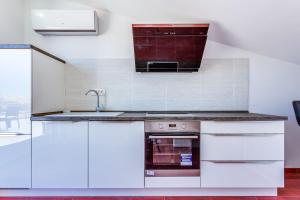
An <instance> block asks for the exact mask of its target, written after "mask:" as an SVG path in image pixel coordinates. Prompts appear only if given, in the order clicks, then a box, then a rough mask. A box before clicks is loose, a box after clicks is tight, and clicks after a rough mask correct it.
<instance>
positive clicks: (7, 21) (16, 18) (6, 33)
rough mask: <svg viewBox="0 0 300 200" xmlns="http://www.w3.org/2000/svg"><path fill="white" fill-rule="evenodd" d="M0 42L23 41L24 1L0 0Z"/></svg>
mask: <svg viewBox="0 0 300 200" xmlns="http://www.w3.org/2000/svg"><path fill="white" fill-rule="evenodd" d="M0 5H1V6H0V27H1V30H0V44H9V43H13V44H14V43H23V42H24V1H23V0H9V1H8V0H0Z"/></svg>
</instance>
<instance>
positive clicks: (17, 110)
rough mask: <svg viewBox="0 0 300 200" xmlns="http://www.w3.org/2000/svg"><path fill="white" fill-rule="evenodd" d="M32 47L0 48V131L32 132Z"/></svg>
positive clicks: (7, 132)
mask: <svg viewBox="0 0 300 200" xmlns="http://www.w3.org/2000/svg"><path fill="white" fill-rule="evenodd" d="M30 116H31V50H30V49H0V134H9V133H12V134H15V133H21V134H31V122H30Z"/></svg>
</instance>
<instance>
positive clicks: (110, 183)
mask: <svg viewBox="0 0 300 200" xmlns="http://www.w3.org/2000/svg"><path fill="white" fill-rule="evenodd" d="M89 187H90V188H144V122H90V123H89Z"/></svg>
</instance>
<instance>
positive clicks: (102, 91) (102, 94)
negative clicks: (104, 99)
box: [98, 89, 106, 96]
mask: <svg viewBox="0 0 300 200" xmlns="http://www.w3.org/2000/svg"><path fill="white" fill-rule="evenodd" d="M98 93H99V96H105V95H106V90H105V89H98Z"/></svg>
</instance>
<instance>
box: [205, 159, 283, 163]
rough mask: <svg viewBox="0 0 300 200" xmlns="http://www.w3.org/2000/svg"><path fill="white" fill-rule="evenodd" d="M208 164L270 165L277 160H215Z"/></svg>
mask: <svg viewBox="0 0 300 200" xmlns="http://www.w3.org/2000/svg"><path fill="white" fill-rule="evenodd" d="M207 162H211V163H216V164H268V163H273V162H277V160H214V161H207Z"/></svg>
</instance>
